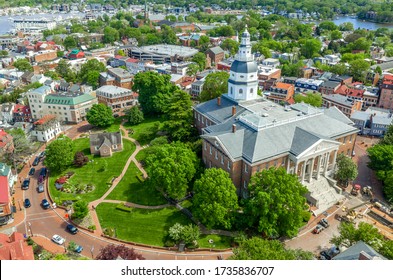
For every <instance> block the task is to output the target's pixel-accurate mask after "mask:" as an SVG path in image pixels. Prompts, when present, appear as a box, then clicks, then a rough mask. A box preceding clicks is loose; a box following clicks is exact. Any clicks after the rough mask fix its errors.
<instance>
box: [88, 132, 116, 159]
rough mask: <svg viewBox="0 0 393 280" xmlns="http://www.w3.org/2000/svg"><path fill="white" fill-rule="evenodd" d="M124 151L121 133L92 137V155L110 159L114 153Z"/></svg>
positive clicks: (101, 134)
mask: <svg viewBox="0 0 393 280" xmlns="http://www.w3.org/2000/svg"><path fill="white" fill-rule="evenodd" d="M122 150H123V139H122V136H121V132H120V131H119V132H112V133H97V134H91V135H90V153H91V154H92V155H99V156H101V157H110V156H112V153H113V152H119V151H122Z"/></svg>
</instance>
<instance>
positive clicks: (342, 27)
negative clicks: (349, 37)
mask: <svg viewBox="0 0 393 280" xmlns="http://www.w3.org/2000/svg"><path fill="white" fill-rule="evenodd" d="M339 28H340V30H341V31H353V23H352V22H344V23H341V24H340V25H339Z"/></svg>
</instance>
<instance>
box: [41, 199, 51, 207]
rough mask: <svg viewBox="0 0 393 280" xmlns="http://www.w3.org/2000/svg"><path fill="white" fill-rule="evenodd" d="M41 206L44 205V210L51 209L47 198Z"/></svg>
mask: <svg viewBox="0 0 393 280" xmlns="http://www.w3.org/2000/svg"><path fill="white" fill-rule="evenodd" d="M41 205H42V208H44V209H48V208H49V207H50V204H49V202H48V200H46V199H45V198H44V199H43V200H42V201H41Z"/></svg>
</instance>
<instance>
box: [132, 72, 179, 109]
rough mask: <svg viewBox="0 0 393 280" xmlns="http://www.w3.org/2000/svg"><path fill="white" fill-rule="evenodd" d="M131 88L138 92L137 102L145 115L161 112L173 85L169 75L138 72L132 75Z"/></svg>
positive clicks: (172, 90)
mask: <svg viewBox="0 0 393 280" xmlns="http://www.w3.org/2000/svg"><path fill="white" fill-rule="evenodd" d="M132 90H134V91H136V92H138V93H139V98H138V100H139V103H140V104H141V107H142V111H143V113H144V114H145V115H149V114H162V113H163V108H164V105H165V104H168V100H169V99H170V97H171V96H172V94H173V92H174V90H175V87H174V86H173V85H172V84H171V83H170V76H169V75H160V74H158V73H155V72H151V71H148V72H140V73H138V74H136V75H135V76H134V85H133V87H132Z"/></svg>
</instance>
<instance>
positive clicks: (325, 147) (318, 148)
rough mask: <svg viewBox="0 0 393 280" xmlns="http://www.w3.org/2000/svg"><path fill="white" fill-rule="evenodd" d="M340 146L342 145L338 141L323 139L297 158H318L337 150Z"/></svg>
mask: <svg viewBox="0 0 393 280" xmlns="http://www.w3.org/2000/svg"><path fill="white" fill-rule="evenodd" d="M340 144H341V143H340V142H337V141H333V140H325V139H321V140H319V141H318V142H316V143H315V144H313V145H311V146H310V147H309V148H308V149H306V150H305V151H303V152H302V153H301V154H299V155H298V156H297V157H296V158H303V157H311V156H317V155H319V154H322V153H325V152H328V151H332V150H337V149H338V147H339V146H340Z"/></svg>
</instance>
